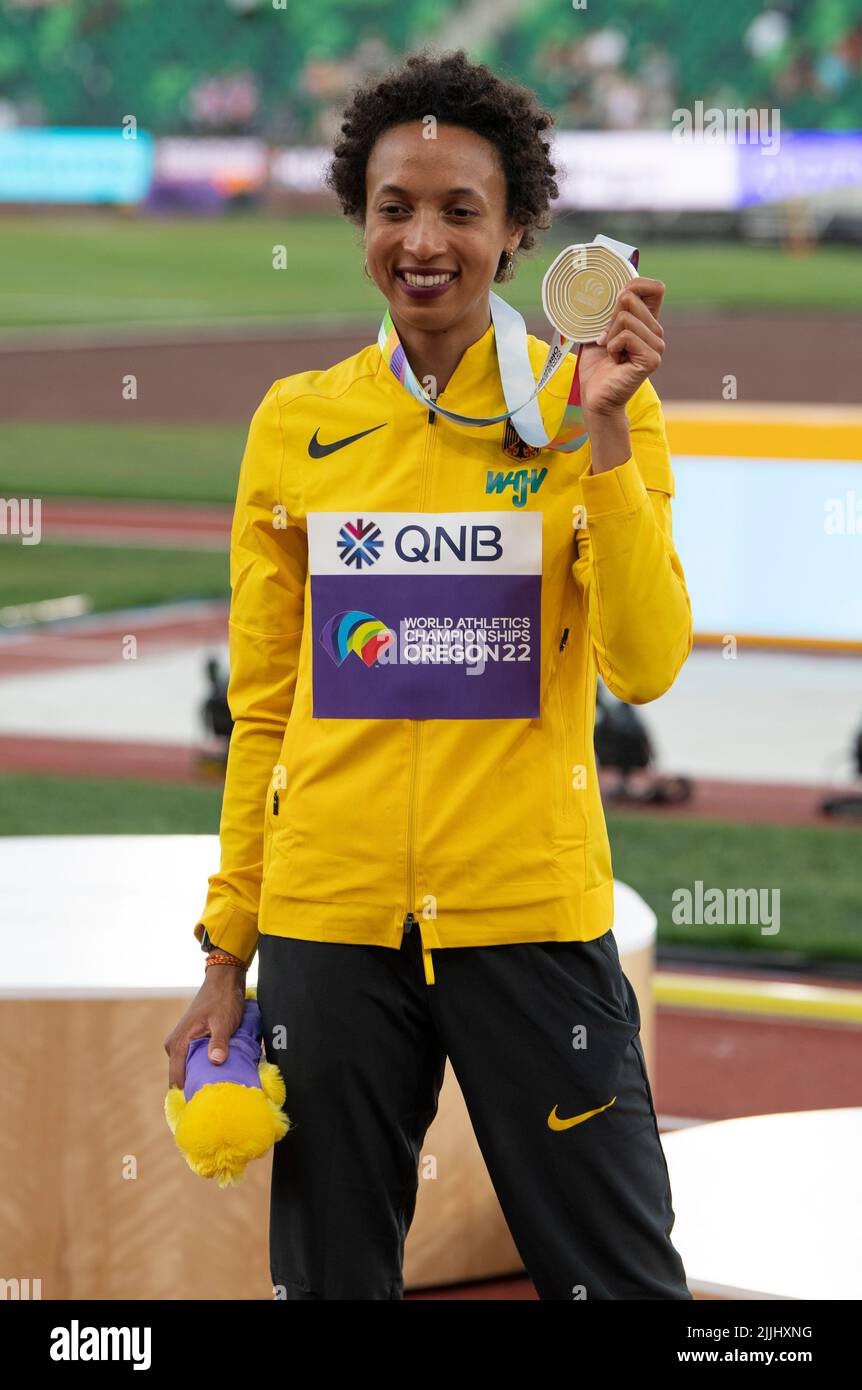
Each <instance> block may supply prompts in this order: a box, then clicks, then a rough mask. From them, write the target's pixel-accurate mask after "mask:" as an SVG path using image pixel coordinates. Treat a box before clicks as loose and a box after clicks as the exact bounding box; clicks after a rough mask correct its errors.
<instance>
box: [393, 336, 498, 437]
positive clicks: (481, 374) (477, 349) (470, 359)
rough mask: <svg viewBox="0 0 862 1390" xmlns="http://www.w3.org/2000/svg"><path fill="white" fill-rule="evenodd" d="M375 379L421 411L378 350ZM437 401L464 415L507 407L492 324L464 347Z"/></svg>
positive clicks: (419, 405) (491, 412) (486, 413)
mask: <svg viewBox="0 0 862 1390" xmlns="http://www.w3.org/2000/svg"><path fill="white" fill-rule="evenodd" d="M378 354H379V365H378V369H377V379H378V381H380V382H385V389H386V390H391V391H394V392H396V393H397V394H398V396H399V397H402V396H403V398H404V399H405V400H406V401H408V402H409V403H410V405H411V406H413V408H414V409H416V410H424V408H425V407H424V406H423V405H421V403H420V402H419V401H416V400H414V399H413V397H412V396H411V395H410V392H409V391H408V390H407V389H406V387H404V386H402V385H401V383H400V382H399V381H398V380H397V379H396V378H395V376H394V375H393V374H392V372H391V371H390V370H389V367H388V366H387V364H386V363H385V362H384V360H383V354H382V353H380V352H379V349H378ZM438 399H439V401H440V404H441V405H445V406H446V407H447V409H449V410H456V411H459V412H460V413H461V414H463V415H477V414H485V415H496V414H499V413H500V412H501V411H503V410H505V409H506V406H505V401H504V399H503V386H502V383H501V381H500V368H499V365H498V362H497V343H496V339H495V336H494V325H493V323H489V324H488V327H487V328H486V329H485V332H484V333H483V334H482V336H481V338H477V339H476V341H475V342H474V343H471V344H470V345H469V347H467V348H465V349H464V351H463V352H462V354H461V357H460V358H459V360H458V363H457V366H456V367H455V370H454V372H453V373H452V375H451V376H450V378H449V380H448V382H447V384H446V387H445V390H443V391H441V392H440V395H439V397H438Z"/></svg>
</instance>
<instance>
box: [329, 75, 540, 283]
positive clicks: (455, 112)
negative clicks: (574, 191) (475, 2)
mask: <svg viewBox="0 0 862 1390" xmlns="http://www.w3.org/2000/svg"><path fill="white" fill-rule="evenodd" d="M428 115H433V116H435V117H436V119H437V121H438V122H439V123H440V124H446V125H460V126H466V128H467V129H468V130H472V131H475V132H476V134H477V135H483V136H484V137H485V139H486V140H490V142H491V143H492V144H493V145H494V146H496V148H497V150H498V151H499V154H500V159H501V161H502V165H503V172H504V174H505V176H506V185H507V190H508V194H507V214H506V215H507V217H508V219H509V220H510V221H514V222H517V223H518V225H519V226H522V227H523V228H524V229H525V230H524V233H523V236H522V237H521V241H520V245H519V246H518V247H517V248H516V251H515V253H514V254H515V255H519V254H520V253H522V252H524V251H529V250H530V248H531V247H532V246H534V245H535V241H536V237H535V233H536V231H544V230H545V229H546V228H547V227H549V226H550V222H551V217H550V210H549V204H550V201H551V199H553V198H557V197H559V189H558V188H557V185H556V183H555V181H554V175H555V174H556V172H557V170H556V167H555V166H554V165H553V164H552V163H551V161H550V159H549V150H550V145H549V144H548V143H547V142H546V141H545V140H543V139H541V134H542V131H544V130H547V129H548V128H549V126H551V125H553V123H554V118H553V116H552V115H551V114H550V112H548V111H543V110H542V109H541V108H540V107H539V106H538V104H537V102H536V97H535V94H534V93H533V92H531V91H530V90H529V88H527V87H522V86H521V85H520V84H519V83H517V82H514V81H511V80H508V79H504V78H501V77H498V76H497V75H496V73H493V72H492V71H491V69H490V68H488V67H486V66H485V64H484V63H472V62H471V61H470V60H469V58H468V57H467V55H466V53H465V52H464V50H463V48H459V49H457V50H455V51H454V52H450V53H443V54H431V53H429V52H428V51H427V50H422V51H421V52H419V53H414V54H411V56H410V57H409V58H408V59H407V60H406V62H405V63H404V65H403V66H401V67H398V68H393V69H392V70H390V71H389V72H388V73H386V75H385V76H384V77H383V78H381V79H375V80H374V81H372V82H369V83H367V84H366V85H365V86H363V87H359V88H357V90H356V91H355V92H354V94H353V97H352V99H351V102H350V105H349V106H348V107H347V108H346V109H345V111H344V119H343V121H342V125H341V131H342V135H343V139H342V138H339V139H337V140H336V141H335V143H334V145H333V159H332V162H331V164H330V165H329V168H328V170H327V173H326V180H325V181H326V184H327V186H328V187H329V188H331V189H333V191H334V192H335V194H336V196H337V198H338V200H339V202H340V204H341V210H342V212H343V213H344V215H345V217H349V218H350V219H351V221H354V222H358V223H359V224H360V225H364V223H365V170H366V165H367V163H368V157H369V155H370V153H371V150H372V147H373V145H374V142H375V141H376V140H377V138H378V136H380V135H382V134H383V132H384V131H385V130H388V129H389V127H390V126H394V125H401V124H403V123H404V122H405V121H419V120H422V118H423V117H424V116H428ZM506 263H507V257H506V254H505V253H504V254H503V255H501V257H500V264H499V265H498V267H497V272H496V274H495V276H494V280H495V282H496V281H502V280H508V279H511V278H512V272H509V273H507V271H506V269H505V266H506Z"/></svg>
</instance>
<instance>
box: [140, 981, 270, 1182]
mask: <svg viewBox="0 0 862 1390" xmlns="http://www.w3.org/2000/svg"><path fill="white" fill-rule="evenodd" d="M253 997H254V996H253V993H252V991H251V990H249V991H247V994H246V998H247V999H250V998H253ZM236 1036H237V1035H236V1034H235V1035H234V1037H236ZM210 1066H211V1067H212V1071H213V1074H217V1066H216V1064H213V1063H211V1064H210ZM257 1073H258V1076H259V1078H260V1087H257V1086H252V1085H242V1084H238V1083H237V1082H236V1081H216V1082H208V1083H206V1084H205V1085H202V1086H201V1087H200V1089H199V1090H197V1091H196V1092H195V1094H194V1095H193V1096H192V1097H191V1099H190V1100H188V1101H186V1098H185V1093H184V1090H183V1087H182V1086H172V1087H171V1088H170V1090H169V1091H168V1094H167V1096H166V1097H165V1118H166V1120H167V1122H168V1125H169V1126H170V1129H171V1132H172V1134H173V1136H174V1138H175V1139H176V1142H177V1145H178V1147H179V1149H180V1151H181V1153H182V1155H183V1157H184V1158H185V1160H186V1163H187V1164H188V1165H189V1167H190V1168H191V1170H192V1172H194V1173H198V1174H199V1175H200V1176H201V1177H202V1178H215V1180H216V1182H217V1183H218V1186H219V1187H235V1186H236V1185H237V1184H238V1183H240V1182H242V1180H243V1178H244V1177H245V1170H246V1166H247V1164H249V1163H250V1162H251V1161H252V1159H255V1158H260V1157H261V1155H263V1154H265V1153H266V1151H267V1149H269V1148H271V1147H272V1145H273V1144H275V1143H277V1142H278V1140H279V1139H281V1138H283V1136H284V1135H285V1134H286V1133H287V1131H288V1129H289V1128H290V1120H289V1119H288V1117H287V1115H285V1113H284V1111H283V1110H282V1106H283V1105H284V1102H285V1098H286V1097H285V1089H284V1078H283V1077H282V1075H281V1072H280V1071H279V1069H278V1067H277V1066H276V1065H275V1063H274V1062H266V1061H261V1062H259V1063H258V1066H257Z"/></svg>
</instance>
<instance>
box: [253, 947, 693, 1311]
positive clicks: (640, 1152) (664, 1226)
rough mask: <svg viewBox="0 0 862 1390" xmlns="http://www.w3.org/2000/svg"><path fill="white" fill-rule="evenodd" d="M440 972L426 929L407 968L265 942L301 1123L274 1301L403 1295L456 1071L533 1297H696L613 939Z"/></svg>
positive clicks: (511, 953) (285, 1185)
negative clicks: (423, 1176)
mask: <svg viewBox="0 0 862 1390" xmlns="http://www.w3.org/2000/svg"><path fill="white" fill-rule="evenodd" d="M433 959H434V970H435V975H436V981H435V983H434V984H431V985H429V984H426V982H425V976H424V971H423V965H422V952H421V940H420V936H419V931H418V928H416V927H414V928H413V930H412V931H410V932H408V933H407V934H406V935H405V937H404V939H403V942H402V946H401V949H400V950H398V951H395V950H392V948H391V947H386V946H357V945H345V944H341V943H337V942H316V941H302V940H299V939H296V938H292V937H277V936H266V935H265V936H261V937H260V939H259V982H258V1002H259V1004H260V1007H261V1012H262V1015H263V1026H264V1040H265V1046H266V1054H267V1057H268V1058H269V1060H270V1061H272V1062H275V1063H277V1065H278V1066H279V1067H280V1069H281V1072H282V1074H283V1076H284V1081H285V1086H286V1089H287V1102H286V1106H285V1108H286V1110H287V1113H288V1115H289V1116H290V1118H291V1120H292V1122H293V1124H294V1126H295V1127H294V1128H292V1129H291V1130H289V1131H288V1133H287V1135H286V1136H285V1137H284V1139H282V1140H281V1141H280V1142H279V1143H278V1144H276V1146H275V1149H274V1151H273V1169H272V1200H271V1208H270V1268H271V1274H272V1280H273V1284H274V1285H275V1286H276V1290H277V1296H280V1297H286V1298H288V1299H400V1298H402V1297H403V1291H404V1285H403V1276H402V1261H403V1256H404V1241H405V1237H406V1235H407V1231H408V1230H409V1227H410V1223H411V1221H412V1218H413V1212H414V1208H415V1203H416V1193H417V1187H418V1175H417V1167H418V1163H419V1156H420V1150H421V1147H422V1143H423V1141H424V1138H425V1133H426V1130H427V1129H428V1126H429V1125H430V1123H431V1121H432V1120H433V1118H434V1115H435V1113H436V1109H437V1097H438V1094H439V1091H440V1087H441V1085H442V1081H443V1072H444V1067H445V1063H446V1058H447V1057H448V1058H449V1059H450V1061H451V1063H452V1066H453V1068H454V1070H455V1075H456V1077H457V1079H458V1082H459V1085H460V1087H461V1090H462V1092H463V1094H464V1099H465V1101H466V1104H467V1109H468V1112H469V1115H470V1120H471V1122H472V1125H473V1129H474V1130H475V1133H476V1137H477V1139H478V1141H479V1146H480V1148H481V1150H482V1154H483V1156H484V1159H485V1163H486V1165H487V1168H488V1172H489V1173H490V1176H491V1180H492V1182H493V1184H494V1188H495V1191H496V1193H497V1197H498V1198H499V1201H500V1205H501V1207H502V1210H503V1214H504V1216H505V1218H506V1221H507V1223H508V1226H509V1229H510V1231H511V1233H512V1236H513V1238H514V1241H515V1244H516V1245H517V1247H518V1250H519V1252H520V1255H521V1258H522V1259H523V1261H524V1265H525V1266H526V1269H527V1272H528V1273H529V1275H530V1277H531V1279H532V1280H533V1283H534V1284H535V1286H536V1290H537V1292H538V1295H539V1297H540V1298H541V1299H568V1300H571V1299H582V1298H585V1299H628V1298H634V1299H664V1298H672V1299H687V1298H690V1297H691V1295H690V1294H689V1292H688V1289H687V1288H686V1283H685V1273H684V1270H683V1266H682V1262H681V1260H680V1257H679V1255H678V1253H677V1251H676V1250H675V1248H674V1246H673V1244H672V1243H671V1239H670V1233H671V1228H672V1226H673V1221H674V1215H673V1209H672V1206H671V1192H670V1184H669V1180H668V1172H667V1166H666V1164H665V1160H664V1155H663V1152H662V1148H661V1142H660V1140H659V1134H658V1127H657V1124H656V1118H655V1110H654V1108H653V1099H652V1094H651V1091H650V1086H649V1081H648V1079H647V1074H646V1068H645V1065H644V1056H643V1049H642V1047H641V1042H640V1038H639V1037H638V1031H639V1028H640V1014H639V1010H638V1005H637V1000H636V998H635V994H634V990H633V989H632V987H631V984H630V983H629V980H628V979H627V977H626V976H625V975H624V974H623V972H622V970H621V968H620V961H619V955H618V952H617V946H616V941H615V939H614V935H613V932H612V931H609V932H607V933H606V934H605V935H604V936H602V937H599V938H598V939H596V940H594V941H587V942H581V941H578V942H550V941H549V942H529V943H521V944H515V945H507V946H465V947H456V948H448V949H446V950H436V951H434V956H433ZM611 1102H612V1103H611ZM591 1111H596V1112H597V1113H595V1114H592V1115H590V1114H589V1112H591ZM584 1117H585V1118H584ZM572 1121H575V1123H571V1122H572ZM436 1181H437V1182H444V1183H445V1181H446V1174H445V1173H438V1175H437V1178H436Z"/></svg>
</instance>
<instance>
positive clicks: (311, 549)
mask: <svg viewBox="0 0 862 1390" xmlns="http://www.w3.org/2000/svg"><path fill="white" fill-rule="evenodd" d="M493 335H494V330H493V325H489V327H488V329H487V331H486V332H485V334H484V335H483V336H482V337H481V338H479V339H478V340H477V341H476V342H475V343H473V344H471V346H470V347H469V348H468V349H467V350H466V352H465V353H464V354H463V356H462V358H461V360H460V362H459V363H458V366H457V368H456V370H455V372H454V373H453V376H452V378H451V379H450V381H449V383H448V385H447V387H446V389H445V390H444V391H443V392H442V393H441V396H440V401H441V404H443V405H445V406H447V407H449V408H451V409H454V410H457V411H460V412H462V413H465V414H471V415H474V416H489V415H494V414H499V413H500V412H501V411H503V410H505V403H504V401H503V398H502V393H501V387H500V381H499V372H498V369H497V360H496V349H495V345H494V336H493ZM528 343H529V349H530V355H531V360H532V363H533V368H534V372H535V375H536V377H537V379H538V375H539V372H540V370H541V367H542V366H543V364H544V360H545V356H546V354H547V346H546V344H545V343H543V342H542V341H541V340H540V339H538V338H535V337H532V336H531V337H529V339H528ZM573 358H574V354H572V359H570V360H567V361H566V362H565V363H564V365H563V367H562V368H561V369H560V371H559V372H558V373H557V375H556V377H554V379H553V380H552V381H551V382H550V383H549V385H548V386H547V387H546V388H545V390H544V391H543V392H542V393H541V396H540V398H539V402H540V407H541V409H542V413H543V415H544V418H545V423H546V426H547V428H548V429H549V431H550V432H553V430H554V429H555V428H556V425H557V423H558V420H559V417H560V415H561V413H562V408H563V404H564V401H565V399H566V398H567V396H568V391H569V387H570V384H571V378H572V372H573V369H574V360H573ZM627 413H628V417H629V423H630V429H631V450H632V453H631V457H630V458H629V459H628V460H627V461H626V462H625V463H623V464H621V465H620V466H619V467H617V468H614V469H611V470H610V471H608V472H605V473H601V474H598V475H595V476H594V475H592V474H591V473H590V447H589V443H587V444H585V445H584V446H583V448H581V449H580V450H578V451H577V452H576V453H572V454H563V453H559V452H556V451H551V450H547V449H546V450H543V451H542V452H541V453H540V454H539V455H538V456H537V457H535V458H533V459H530V460H529V461H527V462H526V463H520V462H518V461H516V460H514V459H512V458H510V457H508V456H507V455H506V454H504V453H503V450H502V443H503V424H498V425H493V426H488V427H485V428H483V427H480V426H475V427H460V426H457V425H454V424H453V423H451V422H449V421H447V420H445V419H443V418H442V417H440V416H438V417H436V419H435V420H434V422H433V423H432V422H430V421H429V415H428V411H427V410H426V409H425V407H424V406H423V405H421V404H420V403H419V402H418V401H415V400H414V399H413V398H412V397H411V396H410V395H409V393H408V392H407V391H406V390H405V389H404V388H403V386H401V385H400V383H399V382H398V381H397V380H396V379H395V377H394V376H393V375H392V373H391V372H390V371H389V369H388V368H387V366H386V364H385V363H384V361H383V359H382V357H381V354H380V351H379V348H378V347H377V345H376V343H375V344H373V345H369V346H368V347H366V348H363V349H362V351H360V352H358V353H356V354H355V355H354V356H352V357H349V358H347V359H345V360H344V361H341V362H339V363H337V364H336V365H335V366H333V367H331V368H329V369H327V370H320V371H309V372H302V373H298V374H297V375H294V376H290V377H286V378H285V379H284V380H281V381H277V382H275V384H274V385H273V386H272V387H271V388H270V390H269V391H268V392H267V394H266V396H265V398H264V400H263V401H262V403H261V405H260V406H259V407H258V410H257V411H256V413H255V415H254V418H253V420H252V423H251V428H250V431H249V436H248V442H247V446H246V449H245V453H244V456H243V460H242V466H241V470H240V478H239V485H238V490H237V497H236V507H235V511H234V518H233V527H232V532H231V548H230V577H231V589H232V596H231V609H230V625H229V640H230V684H229V688H228V703H229V705H230V710H231V714H232V716H233V719H234V729H233V735H232V738H231V743H230V753H229V758H228V764H227V773H226V781H225V790H224V801H223V808H222V816H221V826H220V842H221V862H220V867H219V871H218V873H216V874H213V875H212V876H211V878H210V880H209V887H208V893H207V897H206V903H205V906H204V910H203V913H202V915H201V918H200V920H199V921H198V923H197V925H196V927H195V929H194V930H195V935H196V937H197V938H198V940H200V939H201V936H202V934H203V930H204V928H205V929H206V931H207V933H208V936H209V938H210V939H211V940H212V941H213V942H214V943H215V944H216V945H218V946H221V947H223V948H224V949H225V950H227V951H230V952H232V953H233V954H235V955H238V956H241V957H242V958H243V959H246V960H250V959H251V958H252V957H253V955H254V952H255V949H256V943H257V939H258V933H259V932H264V933H269V934H273V935H280V936H294V937H301V938H305V939H307V940H316V941H341V942H354V943H359V942H365V943H369V944H374V945H382V946H390V947H395V948H397V947H398V946H399V945H400V942H401V938H402V932H403V923H404V919H405V916H406V914H408V913H409V912H412V913H413V914H414V916H415V917H416V918H417V920H418V922H419V926H420V930H421V933H422V939H423V946H424V948H425V949H426V951H427V950H428V949H430V948H431V947H447V946H468V945H492V944H502V943H506V942H518V941H533V940H537V941H548V940H561V941H569V940H588V939H592V938H594V937H597V936H600V935H601V934H602V933H604V932H605V931H607V929H608V928H609V927H610V926H611V925H612V924H613V877H612V869H611V855H610V847H609V843H608V836H607V830H606V826H605V819H604V814H603V810H602V802H601V797H600V793H599V784H598V778H597V775H596V765H595V757H594V751H593V724H594V711H595V688H596V672H597V670H598V671H600V672H601V674H602V677H603V679H604V680H605V682H606V684H607V686H608V687H609V689H610V690H611V691H612V692H613V693H614V694H616V695H617V696H619V698H620V699H623V700H626V701H628V702H630V703H634V704H641V703H644V702H646V701H650V700H655V699H656V698H658V696H660V695H661V694H662V693H663V692H664V691H666V690H667V689H668V688H669V686H670V685H671V684H672V682H673V681H674V679H675V678H676V676H677V674H678V672H679V670H680V668H681V667H682V665H683V663H684V661H685V660H686V657H687V656H688V654H689V652H690V650H691V645H692V620H691V606H690V602H689V597H688V593H687V590H686V585H685V579H684V575H683V570H682V566H681V564H680V561H679V557H678V555H677V553H676V550H675V547H674V544H673V539H672V528H671V504H670V499H671V497H672V496H673V494H674V479H673V474H672V470H671V462H670V455H669V450H668V444H667V437H666V433H665V428H664V422H663V416H662V411H661V406H660V404H659V400H658V397H657V395H656V392H655V389H654V388H653V386H652V384H651V383H650V382H649V381H647V382H644V383H643V385H642V386H641V387H640V388H639V389H638V391H637V392H636V393H635V395H634V397H633V398H632V400H631V401H629V403H628V405H627ZM381 419H383V420H386V421H387V422H388V424H389V426H390V427H389V428H387V429H385V430H378V431H371V432H370V433H367V431H368V429H369V425H370V424H371V423H377V422H379V421H381ZM316 428H320V430H321V433H323V434H324V437H325V438H331V439H341V438H345V437H347V436H349V435H351V434H360V435H361V434H366V437H364V438H359V439H357V440H356V442H355V443H353V444H351V447H350V448H349V449H345V450H344V452H343V453H341V452H337V453H335V454H334V455H333V456H332V457H331V458H330V459H329V461H328V463H327V466H326V468H325V469H321V468H319V467H316V466H315V465H314V463H313V462H311V461H310V460H309V458H308V452H307V445H308V440H309V439H310V438H311V436H312V434H313V433H314V431H315V429H316ZM522 468H523V469H525V470H526V474H525V475H524V477H522V478H520V479H519V478H518V476H516V475H517V474H518V470H519V469H522ZM531 469H535V472H534V473H532V474H531V472H530V470H531ZM543 469H545V470H546V473H544V474H542V470H543ZM507 475H508V476H507ZM584 509H585V510H584ZM579 521H580V522H584V521H585V524H584V525H580V526H578V524H577V523H578V522H579ZM565 628H568V629H569V636H568V640H567V642H566V643H565V644H564V646H563V649H562V650H561V649H560V642H561V634H562V632H563V630H564V629H565ZM275 791H278V793H279V794H278V798H277V801H276V798H275V796H274V792H275ZM276 804H277V809H276Z"/></svg>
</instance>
